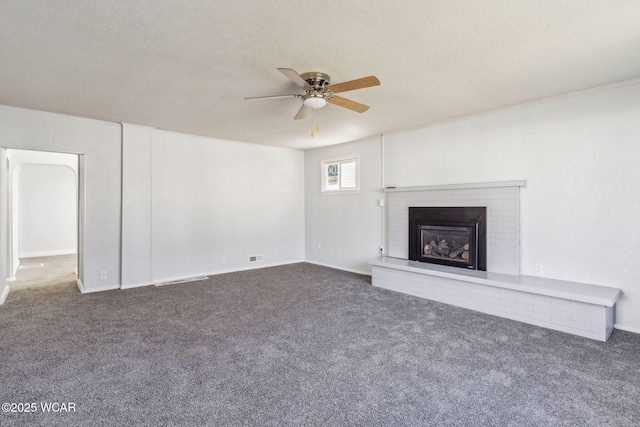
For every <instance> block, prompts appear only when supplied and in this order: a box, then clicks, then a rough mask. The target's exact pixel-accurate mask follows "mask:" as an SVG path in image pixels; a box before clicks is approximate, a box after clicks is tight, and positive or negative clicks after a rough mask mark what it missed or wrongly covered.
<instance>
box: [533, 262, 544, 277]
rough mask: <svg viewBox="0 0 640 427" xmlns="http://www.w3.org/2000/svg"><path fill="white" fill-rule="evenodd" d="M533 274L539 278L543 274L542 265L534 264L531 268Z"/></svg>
mask: <svg viewBox="0 0 640 427" xmlns="http://www.w3.org/2000/svg"><path fill="white" fill-rule="evenodd" d="M533 272H534V273H535V274H537V275H539V276H540V275H542V274H544V273H543V269H542V264H536V265H535V266H534V268H533Z"/></svg>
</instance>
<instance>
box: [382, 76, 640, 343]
mask: <svg viewBox="0 0 640 427" xmlns="http://www.w3.org/2000/svg"><path fill="white" fill-rule="evenodd" d="M639 136H640V83H637V82H636V83H633V84H627V85H622V86H617V87H610V88H605V89H601V90H596V91H592V92H589V93H583V94H578V95H574V96H571V97H565V98H559V99H555V100H549V101H545V102H540V103H536V104H531V105H526V106H521V107H518V108H513V109H510V110H506V111H501V112H495V113H491V114H487V115H483V116H480V117H476V118H469V119H466V120H461V121H458V122H453V123H449V124H442V125H439V126H433V127H428V128H424V129H417V130H412V131H406V132H398V133H394V134H390V135H387V136H386V142H387V144H386V152H385V165H386V168H385V178H386V185H388V186H419V185H433V184H452V183H473V182H487V181H506V180H518V179H525V180H526V181H527V184H528V185H527V188H524V189H522V192H521V196H522V199H521V200H522V205H521V228H522V229H521V251H522V254H521V259H522V265H521V270H522V273H523V274H527V275H530V274H533V268H534V264H542V265H543V267H544V276H548V277H552V278H557V279H565V280H572V281H579V282H586V283H595V284H601V285H608V286H615V287H620V288H622V290H623V296H622V298H621V300H620V301H619V303H618V305H617V320H616V327H620V328H627V329H634V330H636V331H640V270H639V269H638V267H637V262H636V260H637V254H638V253H640V227H639V225H640V197H639V196H638V195H640V168H638V159H640V143H639Z"/></svg>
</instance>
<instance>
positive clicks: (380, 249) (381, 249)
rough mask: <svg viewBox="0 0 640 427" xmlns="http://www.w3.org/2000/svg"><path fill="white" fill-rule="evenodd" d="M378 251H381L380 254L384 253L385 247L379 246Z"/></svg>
mask: <svg viewBox="0 0 640 427" xmlns="http://www.w3.org/2000/svg"><path fill="white" fill-rule="evenodd" d="M378 251H379V252H380V256H382V255H383V254H384V248H383V247H382V246H380V247H379V248H378Z"/></svg>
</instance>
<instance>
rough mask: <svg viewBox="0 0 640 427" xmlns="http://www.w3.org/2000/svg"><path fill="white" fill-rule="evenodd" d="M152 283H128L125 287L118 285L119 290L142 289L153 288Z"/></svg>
mask: <svg viewBox="0 0 640 427" xmlns="http://www.w3.org/2000/svg"><path fill="white" fill-rule="evenodd" d="M153 285H154V283H129V284H126V285H120V289H133V288H142V287H145V286H153Z"/></svg>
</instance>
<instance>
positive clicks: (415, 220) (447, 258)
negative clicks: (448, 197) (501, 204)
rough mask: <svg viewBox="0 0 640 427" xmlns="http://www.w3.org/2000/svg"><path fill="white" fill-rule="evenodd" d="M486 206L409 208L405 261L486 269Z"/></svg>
mask: <svg viewBox="0 0 640 427" xmlns="http://www.w3.org/2000/svg"><path fill="white" fill-rule="evenodd" d="M486 210H487V209H486V207H415V208H414V207H410V208H409V259H410V260H412V261H420V262H427V263H432V264H441V265H448V266H452V267H460V268H465V269H471V270H482V271H486V270H487V255H486V253H487V249H486V246H487V243H486V241H487V238H486V236H487V221H486V218H487V213H486Z"/></svg>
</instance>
